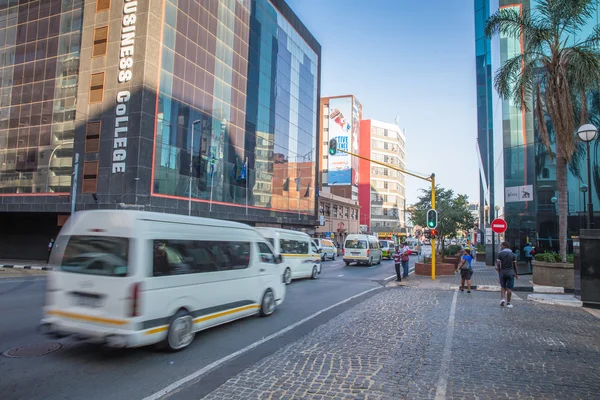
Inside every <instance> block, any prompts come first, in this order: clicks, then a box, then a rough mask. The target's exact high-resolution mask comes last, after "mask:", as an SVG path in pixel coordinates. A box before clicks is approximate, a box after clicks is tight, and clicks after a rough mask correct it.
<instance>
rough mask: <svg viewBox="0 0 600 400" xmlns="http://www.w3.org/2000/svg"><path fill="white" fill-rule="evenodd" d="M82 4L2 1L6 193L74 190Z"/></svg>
mask: <svg viewBox="0 0 600 400" xmlns="http://www.w3.org/2000/svg"><path fill="white" fill-rule="evenodd" d="M83 4H84V2H83V0H63V1H61V0H46V1H2V2H0V81H1V82H0V88H1V89H0V196H5V195H6V196H12V195H29V194H31V195H37V194H58V193H68V192H69V191H70V188H71V175H72V173H73V168H72V162H71V160H72V157H73V139H74V136H75V120H76V113H75V107H76V97H77V85H78V82H79V76H78V75H79V58H80V51H81V32H82V21H83Z"/></svg>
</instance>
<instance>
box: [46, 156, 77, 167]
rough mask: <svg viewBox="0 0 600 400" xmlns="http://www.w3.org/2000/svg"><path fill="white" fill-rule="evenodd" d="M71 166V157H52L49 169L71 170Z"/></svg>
mask: <svg viewBox="0 0 600 400" xmlns="http://www.w3.org/2000/svg"><path fill="white" fill-rule="evenodd" d="M72 166H73V158H72V157H54V158H52V160H50V168H52V169H64V168H71V167H72Z"/></svg>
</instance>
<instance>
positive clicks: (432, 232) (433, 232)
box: [429, 229, 437, 239]
mask: <svg viewBox="0 0 600 400" xmlns="http://www.w3.org/2000/svg"><path fill="white" fill-rule="evenodd" d="M429 233H430V235H431V239H435V238H437V229H432V230H430V231H429Z"/></svg>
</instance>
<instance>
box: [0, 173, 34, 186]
mask: <svg viewBox="0 0 600 400" xmlns="http://www.w3.org/2000/svg"><path fill="white" fill-rule="evenodd" d="M32 186H33V174H32V173H15V174H10V175H4V176H3V177H2V178H1V179H0V188H19V187H32Z"/></svg>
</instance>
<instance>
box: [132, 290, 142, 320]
mask: <svg viewBox="0 0 600 400" xmlns="http://www.w3.org/2000/svg"><path fill="white" fill-rule="evenodd" d="M140 286H141V283H140V282H137V283H134V284H133V287H132V288H131V316H132V317H138V316H139V315H140Z"/></svg>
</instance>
